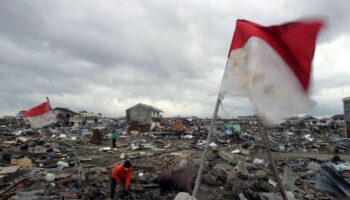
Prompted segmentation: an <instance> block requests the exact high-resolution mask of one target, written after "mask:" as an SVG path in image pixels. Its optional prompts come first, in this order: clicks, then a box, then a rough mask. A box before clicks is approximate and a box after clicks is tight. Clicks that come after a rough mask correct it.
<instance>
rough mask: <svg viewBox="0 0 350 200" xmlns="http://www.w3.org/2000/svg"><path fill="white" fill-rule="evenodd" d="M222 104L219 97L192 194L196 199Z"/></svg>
mask: <svg viewBox="0 0 350 200" xmlns="http://www.w3.org/2000/svg"><path fill="white" fill-rule="evenodd" d="M220 104H221V100H220V99H219V96H218V99H217V100H216V105H215V109H214V114H213V118H212V119H211V124H210V129H209V133H208V136H207V143H206V144H205V149H204V152H203V155H202V160H201V164H200V166H199V171H198V174H197V178H196V183H195V186H194V189H193V193H192V196H194V197H196V196H197V193H198V189H199V185H200V184H201V179H202V173H203V170H204V164H205V161H206V160H207V155H208V149H209V143H210V140H211V134H212V133H213V131H214V126H215V121H216V118H217V116H218V110H219V106H220Z"/></svg>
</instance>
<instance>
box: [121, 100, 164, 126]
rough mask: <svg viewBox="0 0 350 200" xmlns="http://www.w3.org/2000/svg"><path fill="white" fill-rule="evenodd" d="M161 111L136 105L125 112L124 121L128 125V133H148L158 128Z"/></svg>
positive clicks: (140, 104) (144, 105)
mask: <svg viewBox="0 0 350 200" xmlns="http://www.w3.org/2000/svg"><path fill="white" fill-rule="evenodd" d="M162 112H163V111H162V110H160V109H158V108H156V107H153V106H150V105H146V104H142V103H139V104H136V105H135V106H132V107H130V108H128V109H127V110H126V120H127V123H128V125H129V129H128V131H133V130H136V131H140V132H146V131H150V130H151V129H152V128H153V127H156V126H159V125H160V121H161V118H162V115H161V113H162Z"/></svg>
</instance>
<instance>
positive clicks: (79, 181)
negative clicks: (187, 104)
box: [0, 118, 350, 200]
mask: <svg viewBox="0 0 350 200" xmlns="http://www.w3.org/2000/svg"><path fill="white" fill-rule="evenodd" d="M253 119H254V120H253V121H252V122H251V121H249V118H245V120H241V121H239V120H236V121H234V122H232V120H231V121H229V120H226V121H225V120H219V121H218V122H217V124H216V128H215V131H214V135H213V139H212V141H211V142H210V143H209V147H210V152H209V154H208V158H207V161H206V163H205V169H204V173H203V176H202V183H201V186H200V188H199V192H198V196H197V199H219V200H220V199H222V200H224V199H240V200H245V199H257V200H259V199H282V197H281V194H280V192H279V189H278V186H277V183H276V180H275V178H274V176H273V172H272V170H271V167H270V166H269V162H267V160H268V159H267V156H266V153H265V148H264V145H263V141H262V138H261V136H260V134H259V131H258V127H257V123H255V118H253ZM309 121H310V120H309ZM309 121H307V122H308V123H309ZM209 122H210V121H209V120H206V119H199V118H191V119H186V118H184V119H168V120H165V119H163V120H161V121H160V123H159V124H158V125H156V126H154V127H153V128H152V129H150V127H145V128H144V129H140V126H136V125H135V124H129V125H128V124H127V123H115V122H113V124H114V125H113V128H111V126H110V125H106V126H102V125H101V124H97V125H96V126H92V125H91V124H89V126H84V127H80V128H77V127H74V128H71V127H69V126H65V127H60V126H58V125H52V126H49V127H46V128H42V129H37V130H33V129H30V128H29V127H28V126H26V125H25V123H24V122H23V121H19V120H17V121H16V120H14V119H11V120H4V119H1V120H0V123H1V126H0V135H1V137H0V180H1V181H0V196H1V198H2V199H109V198H110V184H111V175H110V174H111V170H112V168H113V167H114V166H115V165H116V164H119V163H122V162H123V161H124V160H130V161H131V163H132V167H133V178H132V184H131V189H130V192H125V191H124V190H123V189H122V188H121V187H119V186H118V187H117V193H116V196H117V198H119V199H161V200H165V199H194V197H191V196H190V195H189V194H192V190H193V187H194V182H195V180H196V177H197V172H198V168H199V163H200V159H201V156H202V152H203V149H204V146H205V144H206V137H207V134H208V127H209ZM134 125H135V126H134ZM133 126H134V127H133ZM112 130H116V132H117V133H118V139H117V141H116V147H117V148H116V149H113V148H111V147H112V143H111V141H112V140H111V132H112ZM128 130H131V131H129V132H128ZM343 131H344V127H343V126H342V125H339V124H332V123H331V124H329V125H327V126H326V125H321V124H317V123H312V125H310V124H306V123H304V122H303V121H293V122H290V121H289V122H288V123H287V122H286V123H283V124H281V125H280V126H279V127H276V128H270V129H266V133H267V134H268V138H269V145H270V147H271V151H272V155H273V157H274V159H275V165H276V166H277V169H278V171H279V174H280V176H281V179H282V184H283V185H284V186H285V188H286V190H287V192H286V193H287V196H288V198H289V199H347V198H349V196H350V184H349V183H350V155H349V150H350V140H348V139H344V138H343V135H344V132H343ZM179 192H184V193H179ZM178 193H179V194H178Z"/></svg>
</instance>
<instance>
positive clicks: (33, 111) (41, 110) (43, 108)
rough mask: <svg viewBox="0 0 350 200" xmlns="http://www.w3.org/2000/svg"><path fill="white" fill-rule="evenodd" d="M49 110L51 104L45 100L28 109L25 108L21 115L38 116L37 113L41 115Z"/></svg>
mask: <svg viewBox="0 0 350 200" xmlns="http://www.w3.org/2000/svg"><path fill="white" fill-rule="evenodd" d="M50 110H51V106H50V104H49V103H48V102H45V103H42V104H39V105H38V106H35V107H33V108H31V109H29V110H27V111H26V112H25V113H24V114H23V116H24V117H25V118H27V117H35V116H39V115H42V114H44V113H47V112H49V111H50Z"/></svg>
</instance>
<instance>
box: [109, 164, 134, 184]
mask: <svg viewBox="0 0 350 200" xmlns="http://www.w3.org/2000/svg"><path fill="white" fill-rule="evenodd" d="M131 177H132V167H130V168H129V170H128V171H125V170H124V167H123V164H120V165H116V166H115V167H114V168H113V170H112V178H114V180H115V181H116V182H117V183H118V184H121V183H122V179H125V183H124V188H125V189H126V190H128V189H129V186H130V183H131Z"/></svg>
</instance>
